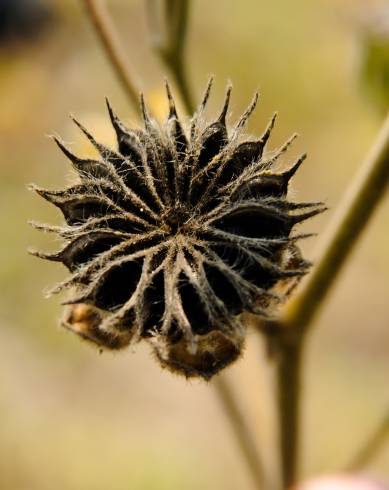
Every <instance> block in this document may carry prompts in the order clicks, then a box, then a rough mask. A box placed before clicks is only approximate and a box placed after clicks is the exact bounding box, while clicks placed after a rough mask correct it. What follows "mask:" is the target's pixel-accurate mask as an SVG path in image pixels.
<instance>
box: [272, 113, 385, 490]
mask: <svg viewBox="0 0 389 490" xmlns="http://www.w3.org/2000/svg"><path fill="white" fill-rule="evenodd" d="M388 181H389V116H388V117H387V118H386V120H385V122H384V124H383V126H382V129H381V131H380V132H379V134H378V137H377V140H376V142H375V144H374V145H373V147H372V149H371V151H370V153H369V155H368V156H367V158H366V161H365V162H364V164H363V165H362V167H361V169H360V171H359V173H358V174H357V176H356V178H355V180H354V181H353V182H352V184H351V186H350V188H349V190H348V192H346V194H345V197H344V199H343V201H342V203H341V204H340V206H339V210H338V212H337V214H336V216H335V217H334V219H333V221H332V222H331V224H330V227H329V230H328V233H327V235H326V238H325V239H324V240H323V244H322V248H321V250H322V252H321V254H320V258H319V260H318V262H317V265H316V266H315V268H314V270H313V271H312V274H311V275H310V276H309V277H308V280H307V281H306V283H305V287H304V288H303V290H302V292H301V293H300V294H299V295H298V296H297V297H296V299H294V300H293V301H291V303H290V304H289V305H288V307H287V308H286V311H285V314H284V316H283V318H282V319H281V321H280V326H281V327H282V330H281V331H282V334H283V336H288V337H291V338H292V342H291V343H290V342H286V343H284V342H281V344H280V350H281V352H280V360H279V364H278V389H279V397H278V402H279V414H280V426H281V435H280V446H281V457H282V472H283V482H284V488H285V487H286V486H289V485H292V484H293V483H295V482H296V475H297V470H296V468H297V463H298V442H299V441H298V439H299V424H298V422H299V404H300V391H301V390H300V384H301V379H300V377H301V376H300V375H301V369H300V362H301V356H302V354H303V349H304V347H305V340H306V334H307V332H308V330H309V328H310V326H311V325H312V320H313V319H314V317H315V315H316V314H317V313H318V311H319V309H320V307H321V305H322V304H323V302H324V300H325V298H326V297H327V294H328V293H329V291H330V289H331V287H332V286H333V285H334V283H335V280H336V278H337V277H338V274H339V272H340V271H341V269H342V267H343V266H344V264H345V262H346V259H347V258H348V257H349V255H350V253H351V251H352V250H353V248H354V246H355V244H356V242H357V240H358V238H359V237H360V235H361V233H362V231H363V229H364V228H365V226H366V225H367V223H368V221H369V219H370V218H371V216H372V215H373V212H374V210H375V209H376V207H377V205H378V203H379V201H380V199H381V198H382V196H383V195H384V193H385V191H386V189H387V186H388Z"/></svg>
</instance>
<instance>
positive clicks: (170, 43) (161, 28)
mask: <svg viewBox="0 0 389 490" xmlns="http://www.w3.org/2000/svg"><path fill="white" fill-rule="evenodd" d="M157 3H158V2H157V1H156V0H148V1H147V4H146V5H147V13H148V18H149V25H150V39H151V44H152V46H153V48H154V50H155V52H156V53H157V54H158V56H159V57H160V58H161V60H162V61H163V62H164V63H165V65H166V66H167V68H168V69H169V70H170V72H171V74H172V76H173V77H174V80H175V83H176V85H177V88H178V90H179V92H180V94H181V98H182V102H183V104H184V106H185V109H186V111H187V112H188V114H189V115H192V114H193V113H194V110H195V104H194V102H193V98H192V94H191V90H190V88H189V82H188V78H187V75H186V63H185V56H184V55H185V46H186V38H187V32H188V18H189V10H190V1H189V0H165V1H164V9H163V10H162V12H160V11H159V10H158V8H157V7H158V6H157Z"/></svg>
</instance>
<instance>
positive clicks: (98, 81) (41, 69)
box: [0, 0, 389, 490]
mask: <svg viewBox="0 0 389 490" xmlns="http://www.w3.org/2000/svg"><path fill="white" fill-rule="evenodd" d="M48 3H49V4H50V5H51V6H52V7H53V8H54V10H55V16H54V17H55V19H54V21H53V25H52V27H51V28H50V29H49V30H48V31H47V32H46V33H45V35H44V36H42V37H41V38H39V40H38V41H36V42H32V41H30V42H28V43H25V44H21V45H19V46H17V47H15V48H10V49H6V48H5V47H4V48H2V47H1V46H0V48H1V49H0V108H1V109H0V155H1V160H0V216H1V228H2V231H1V239H0V291H1V294H0V416H1V424H0V489H1V490H38V489H39V490H49V489H53V488H58V489H60V490H106V489H110V490H125V489H126V490H128V489H134V490H165V489H166V490H168V489H169V490H171V489H174V490H175V489H185V490H195V489H196V490H197V489H200V488H201V489H202V490H211V489H212V490H219V489H223V490H224V489H226V490H233V489H242V490H246V489H247V490H251V489H252V488H253V487H252V486H251V485H252V484H251V481H250V478H249V476H247V474H246V467H245V464H244V462H243V460H242V458H241V455H240V454H239V452H238V450H237V449H236V447H235V443H234V439H233V435H232V433H231V432H230V427H229V425H228V422H227V421H226V418H225V415H224V414H223V412H222V410H221V409H220V405H219V403H218V400H217V397H216V395H215V391H214V390H213V387H212V383H210V384H205V383H203V382H195V381H191V382H187V381H185V380H184V379H181V378H178V377H174V376H172V375H171V374H169V373H167V372H164V371H161V370H160V368H159V367H158V366H157V365H156V363H155V362H154V360H153V359H152V358H151V356H150V352H149V351H148V350H147V348H145V347H142V346H141V347H139V348H137V349H136V350H135V352H132V351H125V352H123V353H121V354H117V355H110V354H106V353H105V354H103V355H99V353H98V352H97V351H96V350H95V349H93V348H91V347H90V346H88V345H86V344H84V343H82V342H80V341H79V340H78V339H77V338H74V337H73V336H71V335H70V334H69V333H67V332H65V331H62V330H60V329H59V328H58V327H57V324H58V318H59V316H60V308H61V307H60V305H59V303H60V300H61V299H60V298H58V297H54V298H51V299H49V300H46V299H44V297H43V294H42V291H43V290H44V289H45V288H46V287H48V286H51V285H53V284H55V283H56V282H57V281H60V280H61V279H62V278H64V277H65V271H64V270H63V269H62V268H61V267H60V266H59V265H55V264H52V263H46V262H44V261H39V260H38V259H36V258H33V257H30V256H28V255H27V253H26V249H27V247H28V246H33V247H34V248H39V249H44V250H53V249H54V248H55V247H58V246H59V243H53V237H52V236H45V235H44V234H42V233H38V232H36V231H34V230H32V229H31V228H30V227H29V226H28V225H27V221H28V220H29V219H34V220H37V221H41V222H50V223H56V224H58V223H59V221H60V216H59V214H58V213H57V212H56V211H55V209H52V208H53V207H52V206H49V205H47V203H45V202H44V201H43V200H41V199H39V198H38V197H37V196H35V195H33V194H32V193H29V192H28V191H27V190H26V184H28V183H30V182H35V183H37V184H39V185H40V186H42V187H48V188H61V187H63V185H64V184H65V183H67V182H69V181H70V180H71V179H73V178H74V176H73V175H72V173H71V171H70V167H69V165H68V163H67V161H66V159H65V157H64V156H63V155H62V154H61V153H60V152H59V151H58V149H57V148H56V147H55V145H54V144H53V142H52V141H51V140H50V139H49V138H47V137H46V136H47V135H49V134H60V135H61V137H62V138H63V139H64V140H65V141H66V142H67V143H69V145H70V146H71V148H72V149H73V150H74V151H75V152H79V153H80V154H88V153H89V154H90V152H91V151H92V150H91V147H90V146H89V144H88V143H87V142H86V141H85V139H84V137H83V136H82V135H81V134H80V133H79V131H78V130H77V129H76V128H75V127H74V125H73V124H72V122H71V120H70V119H69V117H68V114H69V113H72V114H74V115H75V116H76V117H77V118H78V119H79V120H80V121H81V122H82V123H83V124H84V125H85V126H86V127H87V128H88V129H90V130H91V131H92V132H93V133H94V134H95V136H96V138H97V139H98V140H100V141H103V142H105V143H107V144H114V135H113V131H112V129H111V127H110V124H109V121H108V115H107V111H106V108H105V102H104V97H105V96H108V97H109V99H110V100H111V102H112V104H113V106H114V108H115V110H116V111H117V113H118V114H119V115H120V116H121V117H122V118H123V120H124V121H126V122H127V123H128V124H139V123H138V122H137V121H136V119H135V114H134V111H133V110H132V109H131V108H130V107H129V105H128V101H127V99H126V97H125V95H124V94H123V92H122V91H121V87H120V86H119V84H118V82H117V80H116V78H115V76H114V74H113V72H112V70H111V67H110V66H109V65H108V63H107V61H106V59H105V56H104V54H103V53H102V51H101V48H100V45H99V44H98V42H97V40H96V38H95V35H94V33H93V31H92V29H91V26H90V23H89V22H88V19H87V18H86V17H85V16H84V12H83V9H82V5H81V2H79V1H76V0H62V1H59V0H56V1H54V0H52V1H49V2H48ZM373 3H376V2H369V1H368V0H366V1H364V2H357V1H353V0H316V1H311V0H294V1H293V2H292V1H290V0H273V1H272V2H268V1H264V0H262V1H258V0H241V1H236V0H212V1H208V0H193V1H192V13H191V14H192V15H191V19H190V29H189V40H188V52H187V64H188V70H189V74H190V81H191V85H192V88H193V92H194V94H195V96H196V100H198V99H199V98H200V96H201V93H202V91H203V89H204V87H205V84H206V81H207V79H208V77H209V75H210V74H214V75H215V77H216V83H215V87H214V92H213V95H212V97H211V101H210V108H209V110H208V114H209V116H210V117H212V116H213V115H214V114H215V113H216V111H217V110H218V108H219V106H220V104H221V101H222V98H223V94H224V90H225V85H226V83H227V80H232V82H233V86H234V90H233V100H232V104H231V115H230V122H231V123H232V122H233V121H234V120H235V119H236V118H237V117H238V116H239V115H240V113H241V112H242V111H243V110H244V109H245V107H246V105H247V104H248V103H249V101H250V99H251V97H252V94H253V92H254V90H255V89H257V88H259V90H260V93H261V103H260V104H259V108H258V109H257V110H256V112H255V114H254V115H253V117H252V119H251V121H250V124H249V130H250V132H252V133H254V134H259V133H260V132H261V131H262V130H263V128H264V126H265V125H266V123H267V121H268V119H269V117H270V116H271V114H272V112H273V111H274V110H277V111H278V112H279V122H278V124H277V128H276V130H275V131H274V135H273V139H272V145H273V147H276V146H277V145H279V144H280V143H282V142H283V141H284V140H286V139H287V138H288V137H289V136H290V135H291V134H292V133H293V132H295V131H297V132H298V133H299V134H300V135H301V136H300V138H299V139H298V141H297V143H296V144H295V145H294V146H293V149H292V150H291V151H290V152H289V154H288V155H287V156H285V157H284V160H283V163H284V164H287V163H288V162H290V161H292V159H293V158H294V157H296V156H297V155H298V154H299V153H301V152H302V151H307V152H308V155H309V158H308V161H307V162H306V164H305V165H304V166H303V168H302V169H301V170H300V173H299V175H298V176H297V177H296V179H295V181H294V187H293V194H294V198H295V199H297V200H303V199H310V200H324V201H325V202H326V203H327V205H328V206H329V208H330V210H329V211H328V212H327V213H326V214H325V215H323V216H322V217H320V218H315V220H313V221H311V222H309V224H308V225H307V227H309V230H310V231H314V232H318V233H319V236H318V237H316V238H313V239H310V240H309V243H308V242H307V243H306V244H304V249H305V251H306V254H307V256H308V257H309V258H314V249H315V246H316V245H317V243H318V242H319V240H320V234H321V232H322V231H323V230H324V229H325V226H326V224H327V223H328V221H329V220H330V219H331V216H332V215H333V212H334V209H335V208H336V206H337V205H338V203H339V201H340V199H341V196H342V194H343V192H344V191H345V189H346V188H347V186H348V184H349V183H350V181H351V179H352V178H353V176H354V174H355V172H356V170H357V168H358V166H359V165H360V163H361V161H362V159H363V157H364V156H365V154H366V152H367V151H368V149H369V147H370V145H371V143H372V141H373V140H374V137H375V133H376V131H377V130H378V128H379V126H380V123H381V118H382V115H381V114H380V113H379V112H377V111H376V110H375V108H374V107H372V106H371V105H370V103H369V101H368V99H366V98H365V97H364V95H363V93H361V91H360V86H359V83H358V79H357V69H356V65H357V52H358V47H357V39H356V31H355V29H354V26H353V19H354V18H355V16H356V15H357V14H358V13H359V12H360V9H361V8H362V7H363V8H368V7H369V5H370V4H371V5H373ZM107 4H108V6H109V8H110V9H111V11H112V14H113V16H114V20H115V23H116V25H117V28H118V31H119V33H120V35H121V37H122V39H123V43H124V46H125V51H126V53H127V55H128V59H129V62H130V63H131V66H132V69H133V71H134V72H135V73H136V77H137V79H138V80H139V81H140V85H141V89H142V90H143V91H144V92H145V95H146V98H147V100H148V102H149V103H150V104H151V106H152V108H153V109H154V112H155V115H156V116H157V117H158V118H161V119H162V118H163V117H164V114H165V112H166V110H167V103H166V101H165V98H164V92H163V86H164V85H163V84H164V77H165V76H166V75H168V74H167V73H166V72H165V69H164V68H163V67H162V66H161V64H160V62H159V61H158V60H157V59H156V57H155V55H154V54H153V53H152V51H151V49H150V44H149V41H148V38H147V36H148V33H147V23H146V18H145V11H144V7H145V5H144V4H145V2H144V0H122V1H119V0H112V1H107ZM182 112H183V111H181V114H182ZM388 216H389V201H388V199H387V198H386V199H385V200H384V202H383V203H382V204H381V206H380V207H379V209H378V211H377V212H376V214H375V216H374V219H373V220H372V222H371V223H370V225H369V226H368V228H367V230H366V233H365V234H364V236H363V239H362V240H361V242H360V243H359V244H358V247H357V249H356V250H355V252H354V253H353V255H352V257H351V259H350V260H349V262H348V264H347V266H346V268H345V270H344V272H343V274H342V275H341V278H340V280H339V281H338V283H337V284H336V286H335V287H334V289H333V291H332V294H331V295H330V297H329V299H328V302H327V303H326V305H325V307H324V308H323V311H322V312H321V314H320V316H319V317H318V319H317V321H316V325H315V329H314V331H313V334H312V336H311V337H310V339H309V346H308V350H307V356H306V363H305V376H304V383H305V384H304V403H303V417H304V422H303V461H304V462H303V467H302V472H303V474H304V475H305V476H308V475H313V474H318V473H321V472H327V471H334V472H337V471H338V470H341V469H342V468H343V467H344V465H346V464H347V463H348V461H349V460H350V459H351V458H352V456H353V455H354V454H355V452H356V451H357V449H358V448H359V446H360V444H361V443H362V441H363V440H364V439H365V438H366V437H367V435H368V434H370V433H371V431H372V430H374V428H375V427H376V425H377V423H378V422H379V420H380V419H381V418H383V416H384V415H385V414H386V412H387V410H389V383H388V372H389V301H388V299H389V252H388V251H389V229H388ZM263 350H264V349H263V346H262V345H261V343H260V341H258V340H257V338H256V336H255V335H254V334H253V333H250V334H249V335H248V340H247V348H246V351H245V354H244V356H243V358H242V359H241V360H239V361H238V362H237V363H236V364H235V365H234V366H232V367H231V368H230V369H228V372H227V373H226V375H227V376H228V378H230V379H231V380H232V381H233V382H234V383H235V384H234V387H235V390H236V393H237V395H238V396H239V399H240V401H241V404H242V407H243V409H244V411H245V413H246V415H247V419H248V421H249V423H251V424H252V426H253V430H254V431H255V436H256V437H257V438H258V440H259V442H260V445H261V451H262V453H263V457H264V459H265V461H266V463H267V464H268V465H269V467H270V468H274V467H275V462H274V457H273V454H274V451H275V447H274V422H275V414H274V407H273V405H272V402H271V399H272V393H271V390H272V384H271V383H272V382H271V377H272V372H271V366H270V365H269V361H268V360H267V359H266V355H265V353H264V352H263ZM370 470H371V472H372V473H373V474H375V475H377V476H380V477H382V478H386V479H388V480H389V444H388V445H387V447H386V448H385V449H384V450H383V451H382V452H380V454H379V455H378V457H377V458H376V459H375V460H374V462H373V464H372V466H371V468H370Z"/></svg>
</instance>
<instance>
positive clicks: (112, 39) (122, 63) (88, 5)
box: [82, 0, 140, 114]
mask: <svg viewBox="0 0 389 490" xmlns="http://www.w3.org/2000/svg"><path fill="white" fill-rule="evenodd" d="M82 1H83V3H84V6H85V10H86V13H87V14H88V16H89V17H90V19H91V21H92V24H93V27H94V29H95V31H96V34H97V35H98V38H99V39H100V41H101V44H102V46H103V48H104V51H105V53H106V55H107V59H108V61H109V62H110V63H111V65H112V67H113V69H114V71H115V73H116V75H117V77H118V79H119V81H120V82H121V84H122V86H123V88H124V92H125V93H126V94H127V96H128V98H129V100H130V103H131V105H132V106H133V107H134V109H135V110H136V112H137V113H138V114H139V113H140V108H139V107H140V106H139V90H138V89H137V84H136V83H135V82H134V80H133V75H132V73H131V71H130V69H129V67H128V62H127V58H126V55H125V53H124V50H123V47H122V44H121V42H120V39H119V37H118V35H117V33H116V29H115V26H114V24H113V22H112V19H111V16H110V15H109V12H108V10H107V8H106V6H105V4H104V3H103V2H102V1H101V0H82Z"/></svg>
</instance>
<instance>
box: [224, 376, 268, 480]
mask: <svg viewBox="0 0 389 490" xmlns="http://www.w3.org/2000/svg"><path fill="white" fill-rule="evenodd" d="M214 386H215V388H216V389H217V393H218V395H219V398H220V400H221V402H222V404H223V409H224V411H225V413H226V415H227V417H228V420H229V421H230V422H231V425H232V429H233V432H234V434H235V437H236V440H237V443H238V445H239V447H240V449H241V451H242V453H243V454H244V456H245V460H246V463H247V466H248V469H249V471H250V474H251V476H252V478H253V482H254V484H255V488H258V489H259V490H260V489H265V488H266V489H267V488H268V486H266V484H265V476H264V468H263V467H262V464H261V458H260V456H259V454H258V450H257V446H256V443H255V440H254V438H253V436H252V433H251V431H250V429H249V428H248V427H247V425H246V423H245V420H244V417H243V415H242V413H241V411H240V409H239V406H238V404H237V402H236V397H235V396H234V394H233V392H232V390H231V387H230V385H229V383H228V382H227V381H226V379H225V378H223V377H220V376H219V377H218V378H217V379H216V381H215V385H214Z"/></svg>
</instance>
